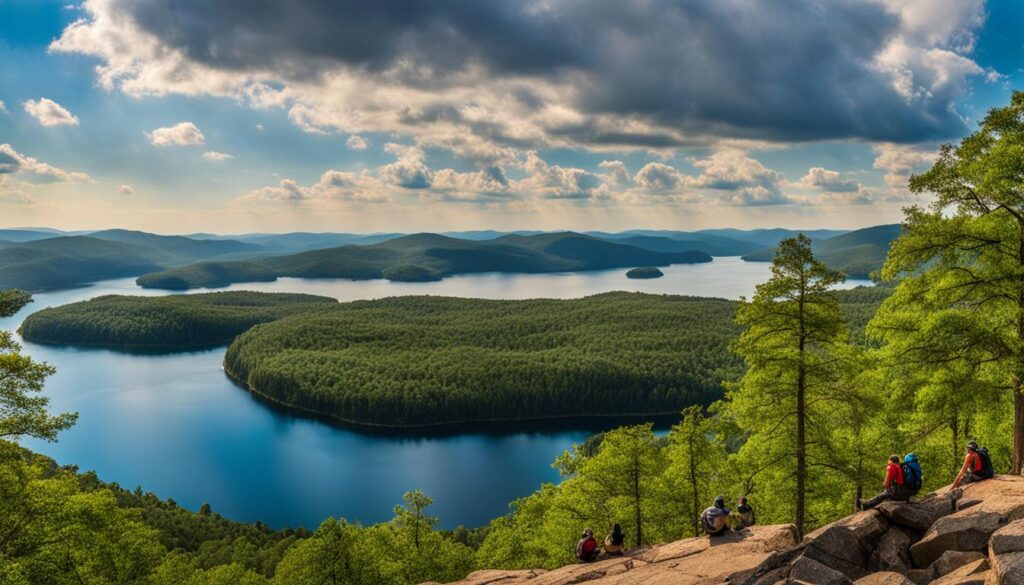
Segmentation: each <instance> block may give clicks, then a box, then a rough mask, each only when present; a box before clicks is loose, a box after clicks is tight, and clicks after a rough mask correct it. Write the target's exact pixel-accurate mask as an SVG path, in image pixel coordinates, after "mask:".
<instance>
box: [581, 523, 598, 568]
mask: <svg viewBox="0 0 1024 585" xmlns="http://www.w3.org/2000/svg"><path fill="white" fill-rule="evenodd" d="M600 554H601V549H599V548H598V547H597V539H595V538H594V531H593V530H591V529H589V528H587V529H586V530H584V531H583V538H581V539H580V541H579V542H578V543H576V558H577V559H579V560H580V561H583V562H584V563H592V562H594V561H596V560H597V557H598V555H600Z"/></svg>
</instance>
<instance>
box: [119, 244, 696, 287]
mask: <svg viewBox="0 0 1024 585" xmlns="http://www.w3.org/2000/svg"><path fill="white" fill-rule="evenodd" d="M711 260H712V258H711V256H709V255H708V254H705V253H703V252H696V251H675V252H660V251H653V250H648V249H644V248H640V247H637V246H630V245H627V244H622V243H618V242H612V241H607V240H603V239H600V238H595V237H591V236H586V235H582V234H577V233H573V232H562V233H546V234H536V235H526V236H521V235H515V234H512V235H505V236H501V237H499V238H496V239H492V240H484V241H476V240H466V239H459V238H451V237H448V236H442V235H439V234H426V233H424V234H414V235H410V236H404V237H400V238H395V239H392V240H388V241H385V242H381V243H379V244H373V245H369V246H354V245H349V246H341V247H337V248H330V249H326V250H313V251H309V252H302V253H299V254H292V255H287V256H272V257H266V258H262V259H255V260H250V261H247V262H217V263H212V264H211V263H204V264H192V265H189V266H184V267H181V268H176V269H172V270H166V271H162V272H158V273H154V274H147V275H144V276H142V277H140V278H139V279H138V283H139V285H140V286H143V287H147V288H171V289H183V288H195V287H200V286H210V284H209V282H210V278H209V274H210V273H211V272H212V271H216V272H217V274H219V275H222V276H223V277H224V278H223V279H221V280H220V281H219V282H217V283H216V285H220V286H223V285H227V284H230V283H231V282H248V281H250V280H251V277H250V276H249V275H251V274H261V270H260V269H261V268H265V269H269V270H270V271H272V272H273V273H274V274H275V275H277V276H290V277H300V278H349V279H373V278H387V279H389V280H396V281H430V280H440V279H442V278H444V277H446V276H450V275H453V274H466V273H474V272H527V273H537V272H560V271H573V270H598V269H603V268H623V267H633V266H667V265H669V264H674V263H697V262H710V261H711Z"/></svg>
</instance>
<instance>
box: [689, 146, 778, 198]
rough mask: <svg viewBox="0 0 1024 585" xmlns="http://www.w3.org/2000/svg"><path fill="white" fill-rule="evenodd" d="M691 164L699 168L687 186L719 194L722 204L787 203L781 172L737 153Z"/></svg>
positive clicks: (715, 155) (721, 153)
mask: <svg viewBox="0 0 1024 585" xmlns="http://www.w3.org/2000/svg"><path fill="white" fill-rule="evenodd" d="M692 162H693V164H694V166H696V167H698V168H699V169H701V173H700V175H698V176H697V177H695V178H694V179H692V180H691V181H690V185H691V186H693V187H699V188H704V189H713V190H716V191H720V192H722V193H723V195H724V198H723V200H724V201H725V202H729V203H732V204H736V205H779V204H784V203H790V202H791V200H790V198H789V197H787V196H786V195H785V194H784V193H783V192H782V188H781V186H782V182H783V175H782V173H780V172H779V171H776V170H773V169H769V168H767V167H765V166H764V165H763V164H761V162H760V161H758V160H757V159H754V158H751V157H750V156H748V155H747V153H745V152H743V151H741V150H735V149H728V150H720V151H718V152H715V153H713V154H712V155H711V156H709V157H708V158H705V159H699V160H694V161H692Z"/></svg>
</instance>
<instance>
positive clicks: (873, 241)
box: [743, 224, 902, 278]
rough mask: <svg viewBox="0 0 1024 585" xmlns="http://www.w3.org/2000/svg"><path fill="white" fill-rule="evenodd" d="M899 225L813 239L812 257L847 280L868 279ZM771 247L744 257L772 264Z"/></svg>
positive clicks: (882, 256)
mask: <svg viewBox="0 0 1024 585" xmlns="http://www.w3.org/2000/svg"><path fill="white" fill-rule="evenodd" d="M901 231H902V228H901V227H900V225H899V224H890V225H878V226H874V227H869V228H864V229H860V230H855V231H852V232H849V233H846V234H842V235H839V236H834V237H831V238H827V239H814V237H813V236H812V237H811V239H812V248H813V249H814V254H815V256H816V257H817V258H818V259H819V260H821V261H822V262H824V263H825V264H826V265H828V266H829V267H831V268H834V269H836V270H841V271H843V272H845V273H846V275H847V276H849V277H850V278H869V277H870V275H871V273H872V272H874V271H876V270H878V269H880V268H881V267H882V264H884V263H885V257H886V255H887V254H888V253H889V245H890V244H891V243H892V241H893V240H895V239H896V238H897V237H899V235H900V233H901ZM774 255H775V249H774V248H762V249H760V250H757V251H755V252H751V253H750V254H746V255H744V256H743V259H744V260H746V261H748V262H771V260H772V257H773V256H774Z"/></svg>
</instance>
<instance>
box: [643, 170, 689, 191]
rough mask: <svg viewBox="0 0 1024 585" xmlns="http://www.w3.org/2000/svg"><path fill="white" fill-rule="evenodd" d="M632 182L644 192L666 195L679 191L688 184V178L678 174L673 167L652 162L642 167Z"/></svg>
mask: <svg viewBox="0 0 1024 585" xmlns="http://www.w3.org/2000/svg"><path fill="white" fill-rule="evenodd" d="M633 180H634V181H635V182H636V184H637V185H638V186H639V187H640V188H641V189H643V190H645V191H649V192H652V193H666V192H674V191H679V190H681V189H682V188H683V187H684V186H685V185H686V184H687V183H688V182H689V180H690V177H688V176H686V175H684V174H683V173H681V172H679V170H678V169H676V168H675V167H672V166H669V165H667V164H664V163H659V162H652V163H647V164H646V165H644V167H643V168H642V169H640V171H639V172H637V174H636V176H635V177H633Z"/></svg>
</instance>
